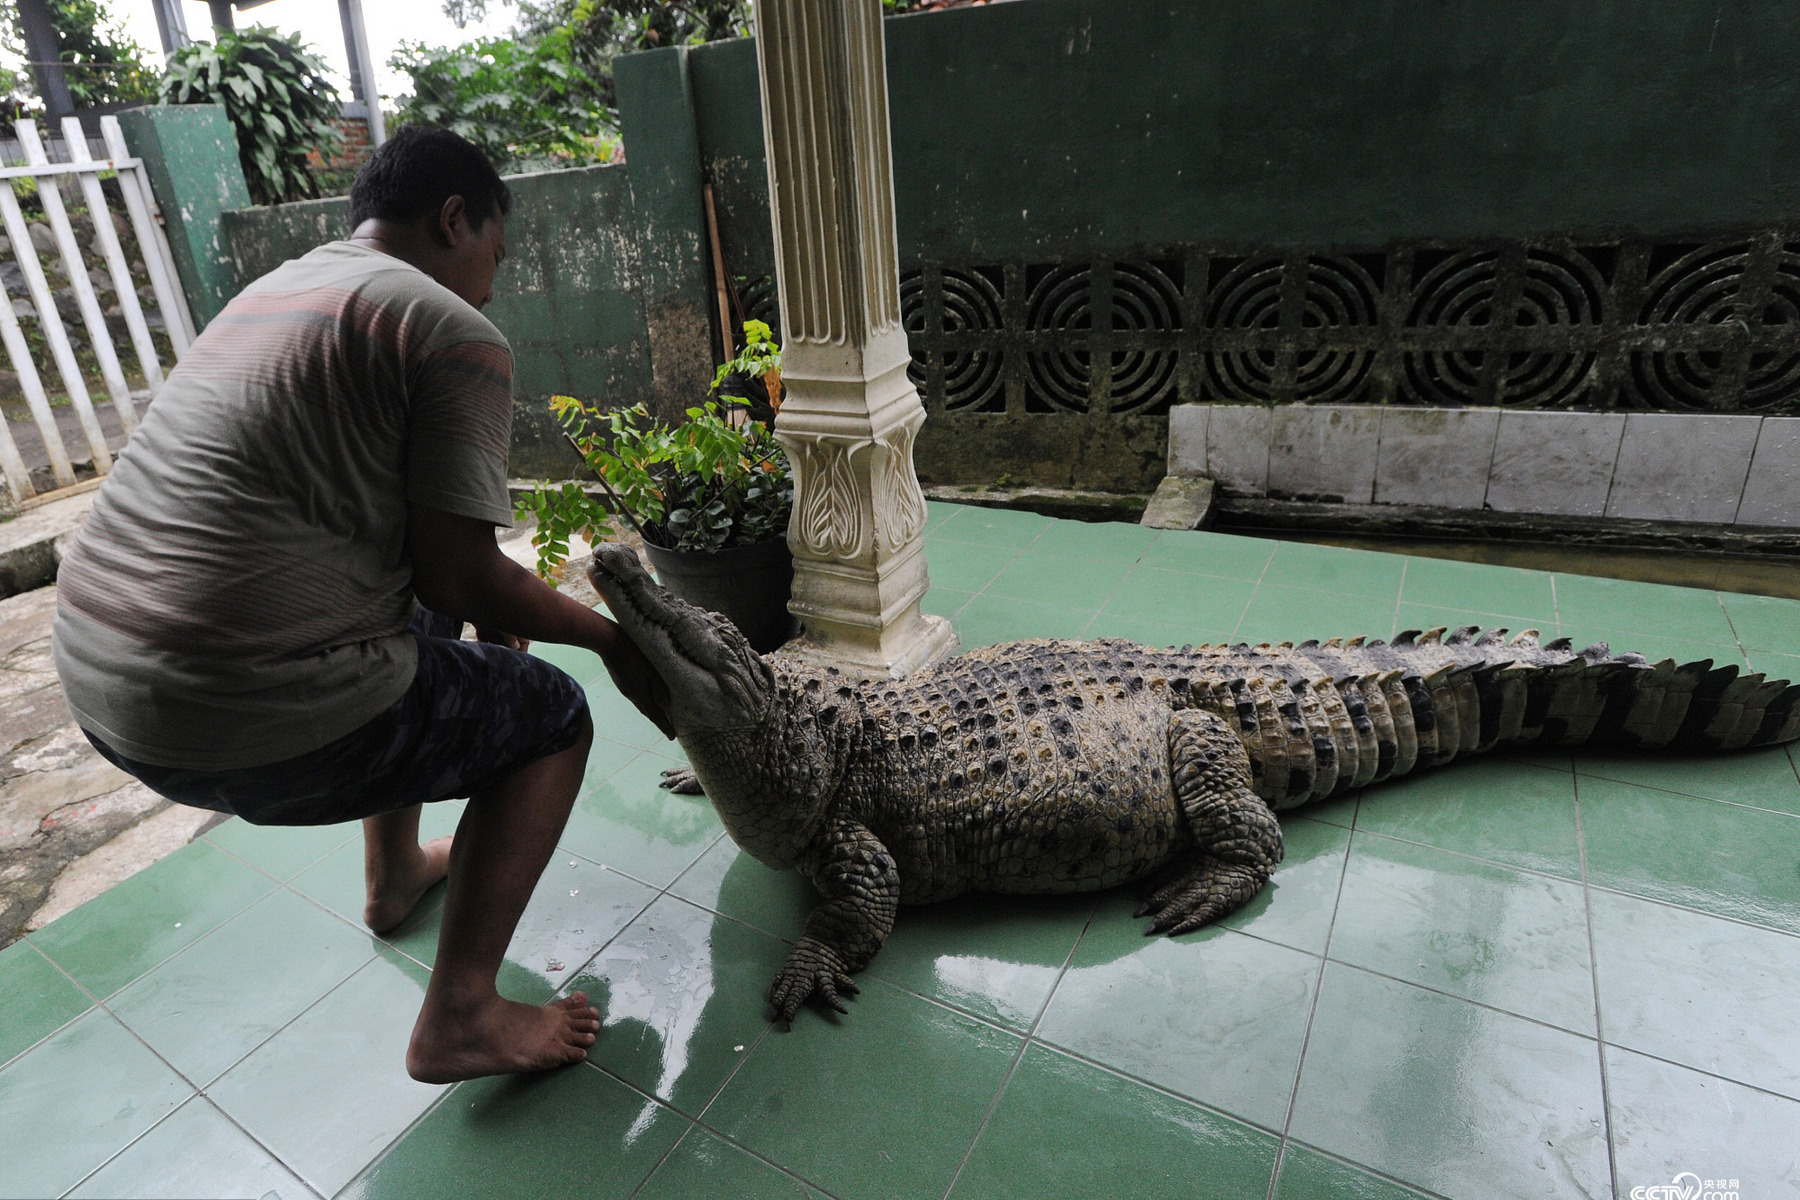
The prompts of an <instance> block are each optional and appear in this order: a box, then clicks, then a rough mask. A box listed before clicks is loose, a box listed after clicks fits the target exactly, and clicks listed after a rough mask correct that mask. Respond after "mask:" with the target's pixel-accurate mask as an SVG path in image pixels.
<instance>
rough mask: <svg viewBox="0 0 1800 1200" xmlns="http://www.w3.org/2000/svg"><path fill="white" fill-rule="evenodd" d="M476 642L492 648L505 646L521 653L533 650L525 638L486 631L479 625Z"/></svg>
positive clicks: (497, 631)
mask: <svg viewBox="0 0 1800 1200" xmlns="http://www.w3.org/2000/svg"><path fill="white" fill-rule="evenodd" d="M475 640H476V641H478V642H486V643H487V644H488V645H490V646H505V647H506V648H507V649H508V650H517V651H519V652H520V653H524V652H525V651H527V650H529V649H531V643H530V642H529V641H527V640H526V639H524V638H518V637H514V636H513V635H512V634H510V633H505V632H502V631H501V630H498V629H484V628H482V627H481V626H479V625H477V626H476V627H475Z"/></svg>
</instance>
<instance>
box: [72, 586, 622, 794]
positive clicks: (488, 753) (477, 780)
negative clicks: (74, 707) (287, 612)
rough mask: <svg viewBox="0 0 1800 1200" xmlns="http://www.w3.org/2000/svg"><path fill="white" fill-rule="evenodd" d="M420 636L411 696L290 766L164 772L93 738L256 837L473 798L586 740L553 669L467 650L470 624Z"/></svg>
mask: <svg viewBox="0 0 1800 1200" xmlns="http://www.w3.org/2000/svg"><path fill="white" fill-rule="evenodd" d="M412 632H413V635H414V636H415V637H416V638H417V639H418V642H419V670H418V674H416V675H415V676H414V677H413V681H412V686H411V687H409V688H407V689H406V694H405V695H403V696H401V697H400V699H399V700H397V701H395V703H394V705H393V707H391V708H389V709H388V710H387V711H386V712H384V713H382V714H380V715H379V716H377V717H375V718H374V719H373V720H371V721H369V722H368V723H367V724H365V725H363V726H362V727H361V728H359V729H356V730H354V731H352V732H350V733H347V734H345V735H344V736H343V737H341V738H339V739H337V741H335V742H331V743H329V744H327V745H324V746H321V747H319V748H318V749H317V750H312V751H309V752H307V753H305V754H301V755H298V756H296V757H294V758H290V759H286V760H284V761H282V762H277V763H269V764H266V765H264V766H257V767H244V768H240V769H238V770H231V771H193V770H186V769H183V768H179V767H159V766H155V765H153V764H151V763H141V762H135V761H133V760H131V759H128V758H126V757H125V756H124V755H122V754H120V753H118V752H117V751H116V750H114V749H113V748H112V747H111V746H108V745H106V744H105V743H104V742H102V741H101V740H100V739H99V738H97V737H95V736H94V735H93V734H91V733H89V734H88V735H87V738H88V741H90V742H92V743H93V744H94V749H96V750H98V751H99V752H100V753H101V755H103V756H104V757H105V758H106V759H107V760H108V761H110V762H111V763H113V765H115V766H117V767H118V768H119V769H120V770H122V771H125V772H127V773H129V774H131V775H135V776H136V777H137V778H138V779H139V780H141V781H142V782H143V783H144V785H145V786H147V787H148V788H149V789H150V790H151V791H153V792H156V793H158V794H159V795H162V796H166V797H167V798H168V799H170V800H173V801H175V802H176V803H178V804H186V805H191V806H192V807H194V808H210V809H213V810H215V811H217V812H226V813H232V814H235V815H236V816H240V817H242V818H244V820H246V821H249V822H250V823H251V824H253V825H331V824H335V823H337V822H339V821H355V820H360V819H362V818H363V817H372V816H376V815H377V814H380V813H384V812H393V811H395V810H397V809H402V808H411V807H412V806H413V805H415V804H425V803H429V802H431V801H433V800H450V799H455V798H457V797H460V796H468V795H471V794H473V793H475V792H477V791H480V790H481V789H482V788H483V787H485V786H487V785H488V784H490V783H493V782H495V781H497V780H499V779H501V778H503V777H505V776H506V775H508V774H510V773H511V772H512V771H514V770H516V769H517V768H519V767H522V766H525V765H526V764H528V763H533V762H536V761H537V760H538V759H540V758H544V757H547V756H548V755H551V754H555V753H557V752H558V751H562V750H566V749H568V748H569V747H570V746H572V745H574V744H575V743H576V742H577V741H578V740H579V739H580V737H581V734H582V725H583V722H584V721H585V719H586V717H587V710H588V709H587V696H586V695H585V694H584V693H583V692H582V690H581V685H579V684H577V683H576V682H575V681H574V680H573V679H571V678H569V677H568V676H567V675H565V674H563V672H561V671H559V670H557V669H556V668H555V667H553V666H551V665H550V664H549V663H547V662H545V661H543V660H542V659H539V658H533V657H532V656H531V655H529V654H521V653H520V652H518V651H517V650H507V649H505V648H503V647H500V646H490V645H486V644H484V643H480V642H463V641H458V640H456V639H457V638H458V636H459V635H460V634H461V632H462V626H461V623H460V622H454V621H450V620H448V619H447V618H444V617H440V616H438V615H437V614H436V613H432V612H429V611H427V610H425V609H420V610H419V614H418V616H417V617H416V618H414V620H413V628H412ZM83 732H86V731H85V730H84V731H83Z"/></svg>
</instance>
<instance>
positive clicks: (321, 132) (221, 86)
mask: <svg viewBox="0 0 1800 1200" xmlns="http://www.w3.org/2000/svg"><path fill="white" fill-rule="evenodd" d="M162 96H163V102H164V103H166V104H222V105H224V106H225V112H226V114H227V115H228V116H230V118H231V124H232V128H233V129H234V130H235V131H236V133H237V143H238V160H239V161H240V162H242V163H243V165H244V181H245V182H246V183H247V184H249V186H250V198H251V199H252V200H254V201H256V203H258V204H280V203H282V202H284V201H288V200H308V199H313V198H315V197H317V196H318V195H319V181H318V177H317V172H316V169H315V168H316V163H315V161H314V159H313V156H314V155H317V157H318V158H323V159H329V158H331V157H332V155H333V154H334V153H335V151H336V149H337V145H338V132H337V127H336V126H335V125H334V124H332V119H333V118H334V117H336V116H337V114H338V111H339V100H338V94H337V87H336V85H334V84H333V83H332V82H331V80H330V78H329V77H328V76H327V74H326V67H325V63H324V61H323V60H321V59H320V58H319V56H318V55H317V54H315V53H313V51H312V49H311V48H310V47H308V46H306V45H305V44H304V43H302V42H301V41H300V35H299V34H297V33H294V34H284V33H281V32H280V31H278V30H276V29H272V28H270V27H268V26H266V25H254V26H251V27H250V28H248V29H242V30H238V31H237V32H235V33H226V32H223V31H221V32H220V33H219V35H218V41H217V42H196V43H194V44H193V45H191V46H185V47H183V48H182V49H180V50H177V51H176V52H175V53H174V54H173V55H171V56H170V59H169V70H168V74H166V75H165V76H164V77H163V82H162Z"/></svg>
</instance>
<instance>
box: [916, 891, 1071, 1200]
mask: <svg viewBox="0 0 1800 1200" xmlns="http://www.w3.org/2000/svg"><path fill="white" fill-rule="evenodd" d="M1099 912H1100V901H1099V899H1098V898H1097V897H1096V898H1095V900H1094V904H1093V907H1092V908H1090V909H1088V915H1087V920H1086V921H1084V922H1082V926H1081V932H1080V933H1077V934H1076V935H1075V941H1074V942H1073V943H1072V944H1071V945H1070V946H1069V953H1068V955H1067V956H1066V957H1064V959H1063V965H1062V969H1061V970H1059V971H1058V972H1057V973H1056V980H1055V982H1053V983H1052V984H1051V985H1050V990H1049V991H1048V992H1046V993H1045V994H1044V1002H1043V1003H1042V1004H1041V1005H1039V1006H1038V1011H1037V1015H1036V1016H1035V1017H1033V1018H1032V1019H1031V1026H1030V1027H1029V1028H1028V1029H1026V1031H1025V1036H1024V1037H1023V1038H1022V1039H1021V1040H1020V1042H1019V1052H1018V1053H1017V1054H1015V1055H1014V1056H1013V1060H1012V1062H1011V1063H1010V1064H1008V1066H1007V1068H1006V1074H1005V1075H1004V1076H1002V1077H1001V1080H1000V1086H999V1087H997V1088H995V1089H994V1098H993V1099H992V1100H989V1101H988V1106H987V1111H985V1112H983V1113H982V1114H981V1121H980V1123H979V1124H977V1125H976V1126H975V1136H974V1137H972V1138H970V1139H969V1148H968V1149H967V1150H964V1151H963V1156H962V1158H961V1159H960V1160H958V1162H957V1164H956V1170H954V1171H952V1172H951V1173H950V1182H949V1183H947V1184H945V1185H944V1195H943V1200H950V1193H951V1192H953V1191H955V1190H956V1181H957V1180H959V1179H961V1178H962V1173H963V1171H964V1169H965V1168H967V1167H968V1165H969V1160H970V1159H971V1158H973V1157H974V1156H975V1147H976V1146H978V1145H980V1144H981V1135H982V1134H984V1133H986V1132H987V1127H988V1123H989V1122H990V1121H992V1120H993V1119H994V1113H995V1112H996V1111H997V1110H998V1109H999V1108H1000V1101H1001V1099H1002V1098H1004V1097H1005V1095H1006V1089H1007V1088H1008V1087H1010V1086H1011V1085H1012V1081H1013V1076H1014V1075H1016V1074H1017V1073H1018V1071H1019V1064H1020V1063H1022V1062H1024V1061H1025V1055H1026V1053H1027V1052H1029V1051H1030V1049H1031V1047H1032V1044H1033V1043H1034V1042H1035V1041H1036V1040H1037V1031H1038V1026H1039V1025H1041V1024H1043V1021H1044V1014H1045V1013H1047V1012H1049V1011H1050V1005H1051V1002H1052V1001H1054V1000H1055V999H1056V992H1057V989H1058V988H1060V987H1061V986H1062V981H1063V979H1064V978H1065V977H1066V976H1067V975H1068V973H1069V967H1070V966H1072V965H1073V964H1074V962H1075V952H1076V951H1077V950H1079V949H1081V943H1082V940H1083V939H1085V938H1086V937H1087V933H1088V930H1089V929H1092V928H1093V926H1094V917H1095V916H1096V915H1098V914H1099Z"/></svg>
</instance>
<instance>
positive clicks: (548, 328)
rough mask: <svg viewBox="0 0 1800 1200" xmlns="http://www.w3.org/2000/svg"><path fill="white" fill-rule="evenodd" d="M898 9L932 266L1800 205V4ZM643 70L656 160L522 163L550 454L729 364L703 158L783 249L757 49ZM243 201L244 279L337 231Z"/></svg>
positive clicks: (722, 200) (1060, 429) (741, 221)
mask: <svg viewBox="0 0 1800 1200" xmlns="http://www.w3.org/2000/svg"><path fill="white" fill-rule="evenodd" d="M886 34H887V53H888V79H889V92H890V110H891V121H892V131H893V145H894V156H895V161H894V179H895V197H896V211H897V215H898V230H899V240H900V254H901V260H902V265H903V266H908V265H913V264H916V263H917V262H919V261H920V260H921V259H925V258H931V259H936V260H949V261H962V262H984V261H985V262H995V261H999V260H1003V259H1008V258H1013V259H1019V258H1023V259H1027V260H1030V261H1036V262H1046V261H1054V260H1056V259H1057V258H1059V257H1061V256H1063V255H1083V254H1092V253H1095V252H1102V253H1103V252H1106V251H1110V250H1130V249H1135V248H1141V247H1146V246H1154V245H1158V244H1165V243H1172V242H1189V241H1223V242H1232V243H1239V244H1243V245H1246V246H1251V245H1256V246H1276V247H1278V246H1294V245H1323V246H1329V245H1371V244H1380V243H1383V242H1387V241H1391V240H1395V239H1401V238H1415V237H1446V238H1455V237H1469V236H1482V235H1493V236H1516V235H1521V234H1532V233H1557V232H1564V233H1571V234H1591V233H1603V232H1606V231H1609V230H1626V229H1629V230H1636V231H1641V232H1644V233H1652V234H1655V233H1670V232H1678V231H1683V230H1687V229H1691V228H1705V227H1708V226H1719V225H1731V224H1740V223H1755V222H1768V221H1770V220H1772V219H1779V218H1792V217H1793V216H1795V215H1796V214H1800V117H1796V116H1795V115H1794V114H1796V113H1800V72H1797V71H1795V70H1794V69H1793V66H1792V64H1793V63H1795V62H1797V61H1800V6H1794V5H1790V4H1780V3H1776V2H1774V0H1714V3H1712V4H1709V5H1677V4H1627V3H1623V2H1621V0H1596V2H1595V3H1589V4H1580V5H1550V4H1541V3H1540V4H1519V3H1517V0H1461V2H1460V3H1450V2H1449V0H1267V2H1266V3H1262V4H1257V5H1229V4H1223V3H1217V2H1209V3H1198V2H1172V0H1160V2H1145V0H1030V3H1020V4H997V5H988V6H984V7H979V8H963V9H956V10H952V11H949V12H941V13H927V14H921V15H916V16H910V17H899V18H892V19H890V20H889V21H888V22H887V23H886ZM617 72H618V74H617V79H618V88H619V99H620V105H621V114H620V115H621V121H622V124H623V128H624V135H625V144H626V158H627V164H628V165H625V166H619V167H601V168H592V169H589V170H584V171H570V172H562V173H559V174H556V175H550V176H538V177H531V180H530V181H529V182H528V181H526V180H520V181H518V182H517V185H518V186H519V188H520V208H519V215H518V216H517V217H515V220H514V222H513V225H512V227H511V228H510V229H509V240H510V241H512V242H513V243H514V247H513V250H514V258H513V261H512V262H511V263H509V265H508V267H507V268H506V270H504V271H503V272H502V278H501V281H500V285H499V286H500V289H501V291H500V294H499V295H498V296H497V298H496V300H495V303H494V307H493V309H492V315H493V316H494V318H495V321H496V323H497V324H499V325H500V327H501V328H502V329H503V330H505V331H506V333H507V334H508V336H509V337H511V338H512V339H513V343H514V348H515V350H516V352H517V356H518V357H517V361H518V370H519V380H520V383H519V395H520V400H519V403H520V410H519V415H518V419H517V422H516V429H517V430H518V434H517V437H516V438H515V448H514V458H515V463H514V466H515V470H517V471H519V472H520V473H522V474H542V473H545V472H546V471H549V470H552V469H555V468H557V467H558V465H559V464H566V463H568V461H569V460H568V458H567V457H566V456H564V457H559V455H560V453H561V451H560V446H559V444H558V442H557V439H556V437H555V430H554V428H552V427H550V426H549V425H548V418H547V417H545V416H544V415H543V413H542V405H541V398H542V397H543V396H545V395H547V394H549V393H551V392H554V391H566V392H572V393H574V394H577V395H582V396H585V397H589V398H593V399H601V400H605V401H606V402H609V403H613V402H617V403H635V402H637V401H639V400H643V401H648V402H650V403H652V404H653V405H655V406H656V407H658V408H659V409H662V410H664V411H669V410H671V409H673V408H675V407H681V406H685V405H686V404H687V403H691V402H692V399H694V398H696V397H697V395H698V394H699V393H700V391H702V390H703V389H704V386H705V383H706V380H707V376H708V374H709V370H708V369H709V367H710V364H711V362H712V361H713V356H714V354H715V350H714V339H715V337H716V330H715V328H714V326H715V323H716V322H715V316H714V313H715V304H714V300H713V295H712V292H711V287H712V284H711V276H710V269H709V264H708V261H707V250H706V243H705V225H704V218H703V215H702V208H701V198H700V188H701V184H702V182H703V181H705V180H710V181H711V182H712V183H713V186H714V189H715V193H716V197H715V198H716V206H717V211H718V217H719V225H720V238H721V241H722V243H723V248H724V254H725V258H726V262H727V265H728V268H729V270H730V271H731V273H732V274H733V275H741V276H756V275H763V274H767V273H770V272H771V271H772V270H773V261H774V254H773V245H772V240H771V235H770V227H769V226H770V223H769V207H768V189H767V182H766V169H765V165H764V157H763V145H762V116H761V104H760V100H759V97H758V92H757V67H756V56H755V47H754V45H753V44H752V43H751V42H750V41H748V40H739V41H732V42H719V43H714V44H712V45H708V46H702V47H697V48H694V49H691V50H689V49H669V50H657V51H650V52H647V53H644V54H637V55H628V56H626V57H624V58H622V59H621V60H620V61H619V63H618V65H617ZM227 220H228V222H229V224H230V227H231V229H232V231H233V232H232V246H233V249H234V250H235V251H237V252H238V256H239V260H240V263H242V264H243V265H244V266H245V268H246V270H247V273H246V274H245V275H244V278H249V277H253V276H254V275H255V274H257V273H259V272H260V271H261V270H263V269H266V268H267V267H268V266H270V265H273V263H274V262H278V261H280V258H283V257H287V256H288V255H289V254H291V253H299V252H302V251H304V250H305V249H306V248H308V247H309V246H310V245H313V244H316V243H317V241H319V240H323V238H325V237H326V236H330V235H331V234H332V232H333V230H332V228H331V225H330V222H331V220H332V218H331V217H330V215H329V210H326V209H314V208H312V207H311V206H307V205H294V206H284V207H283V208H282V209H277V210H268V209H263V210H254V211H253V212H251V213H248V214H233V215H232V216H231V217H229V218H228V219H227ZM277 247H279V249H277ZM1164 430H1165V421H1164V419H1163V418H1158V417H1131V418H1112V417H1103V418H1087V417H1079V416H1068V415H1054V416H1052V415H1044V416H1036V415H1030V416H1019V417H1008V416H1005V415H1003V414H989V415H982V416H974V415H948V416H936V417H933V418H932V419H931V420H929V421H928V422H927V423H926V426H925V428H924V430H923V432H922V433H921V436H920V440H919V443H918V449H917V456H918V460H919V465H920V470H921V474H923V475H925V476H927V477H928V478H933V479H937V480H939V481H943V482H960V481H971V480H978V479H983V478H992V477H994V476H996V475H998V474H1000V473H1002V472H1005V473H1007V474H1010V475H1012V476H1013V477H1014V478H1015V479H1016V480H1019V481H1021V482H1035V483H1044V484H1053V485H1059V486H1086V487H1109V488H1116V489H1123V490H1141V489H1143V488H1145V487H1148V486H1150V485H1152V484H1154V482H1155V480H1156V478H1157V477H1158V476H1159V475H1160V474H1161V471H1162V467H1161V462H1162V453H1163V439H1164V436H1165V435H1164Z"/></svg>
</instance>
